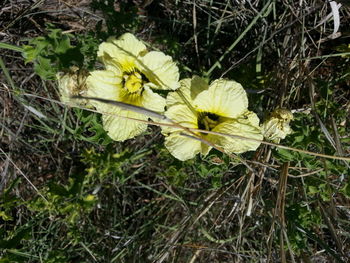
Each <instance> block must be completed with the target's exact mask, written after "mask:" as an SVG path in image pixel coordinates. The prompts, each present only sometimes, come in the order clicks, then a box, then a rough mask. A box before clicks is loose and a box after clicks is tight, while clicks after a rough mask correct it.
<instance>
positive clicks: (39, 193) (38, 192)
mask: <svg viewBox="0 0 350 263" xmlns="http://www.w3.org/2000/svg"><path fill="white" fill-rule="evenodd" d="M0 151H1V153H2V154H3V155H5V157H6V158H7V159H8V160H9V161H10V163H11V164H12V165H13V167H15V168H16V170H17V171H18V172H19V173H20V174H21V175H22V176H23V178H24V179H26V181H27V182H28V183H29V184H30V185H31V186H32V187H33V189H34V190H35V191H36V192H37V194H38V195H39V196H40V197H41V198H42V199H44V201H45V202H46V203H48V201H47V199H46V198H45V196H43V195H42V194H41V192H40V191H39V190H38V188H36V186H35V185H34V184H33V183H32V182H31V181H30V180H29V178H28V177H27V176H26V175H25V174H24V173H23V172H22V170H21V169H20V168H19V167H18V166H17V165H16V164H15V163H14V162H13V161H12V160H11V158H10V157H9V156H8V155H7V154H6V153H5V152H4V151H3V150H2V149H1V148H0Z"/></svg>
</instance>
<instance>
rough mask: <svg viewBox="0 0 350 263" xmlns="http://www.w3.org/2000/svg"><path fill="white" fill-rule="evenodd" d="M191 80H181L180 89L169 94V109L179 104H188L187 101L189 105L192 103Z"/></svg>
mask: <svg viewBox="0 0 350 263" xmlns="http://www.w3.org/2000/svg"><path fill="white" fill-rule="evenodd" d="M190 89H191V79H190V78H187V79H182V80H180V88H179V89H178V90H176V91H174V92H169V93H168V96H167V98H166V105H167V107H168V108H169V107H171V106H174V105H177V104H186V101H185V100H187V101H188V102H189V103H192V100H191V96H190V93H191V90H190Z"/></svg>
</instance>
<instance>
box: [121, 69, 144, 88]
mask: <svg viewBox="0 0 350 263" xmlns="http://www.w3.org/2000/svg"><path fill="white" fill-rule="evenodd" d="M124 81H125V82H124V83H125V84H124V87H125V88H126V89H127V90H128V91H129V92H130V93H135V92H137V91H139V90H140V89H141V88H142V84H143V83H142V75H141V74H140V73H138V72H133V73H131V74H125V75H124Z"/></svg>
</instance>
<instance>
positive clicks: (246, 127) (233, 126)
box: [208, 111, 263, 153]
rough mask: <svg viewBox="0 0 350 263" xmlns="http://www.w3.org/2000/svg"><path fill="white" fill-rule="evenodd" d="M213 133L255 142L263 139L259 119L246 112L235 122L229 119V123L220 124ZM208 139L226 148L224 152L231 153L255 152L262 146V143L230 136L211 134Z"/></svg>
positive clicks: (253, 114)
mask: <svg viewBox="0 0 350 263" xmlns="http://www.w3.org/2000/svg"><path fill="white" fill-rule="evenodd" d="M213 131H216V132H221V133H226V134H231V135H239V136H244V137H247V138H251V139H255V140H262V139H263V136H262V134H261V129H260V127H259V118H258V117H257V116H256V114H255V113H253V112H251V111H246V112H245V113H244V114H243V115H242V116H240V117H238V118H237V119H235V120H229V119H228V120H227V121H225V122H223V123H220V124H219V125H218V126H216V127H215V128H214V129H213ZM208 137H209V138H208V140H210V141H211V142H213V143H215V144H217V145H218V146H220V147H222V148H224V150H225V151H226V152H229V153H243V152H246V151H254V150H256V149H257V148H258V147H259V145H260V142H256V141H251V140H245V139H238V138H233V137H228V136H220V135H214V134H209V135H208Z"/></svg>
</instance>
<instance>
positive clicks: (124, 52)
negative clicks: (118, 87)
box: [97, 33, 147, 72]
mask: <svg viewBox="0 0 350 263" xmlns="http://www.w3.org/2000/svg"><path fill="white" fill-rule="evenodd" d="M146 52H147V48H146V46H145V45H144V44H143V43H142V42H141V41H139V40H138V39H137V38H136V37H135V36H134V35H133V34H130V33H126V34H124V35H122V36H120V37H119V38H118V39H115V38H109V39H108V40H107V42H103V43H102V44H101V45H100V46H99V50H98V53H97V56H98V57H99V58H100V59H101V60H102V62H103V63H104V64H105V65H106V66H107V65H110V64H113V63H118V64H119V65H120V66H121V68H122V70H123V71H124V72H125V71H126V72H130V71H132V70H133V69H134V68H135V67H136V64H135V61H136V59H137V58H138V57H139V56H141V55H142V54H143V53H146Z"/></svg>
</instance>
